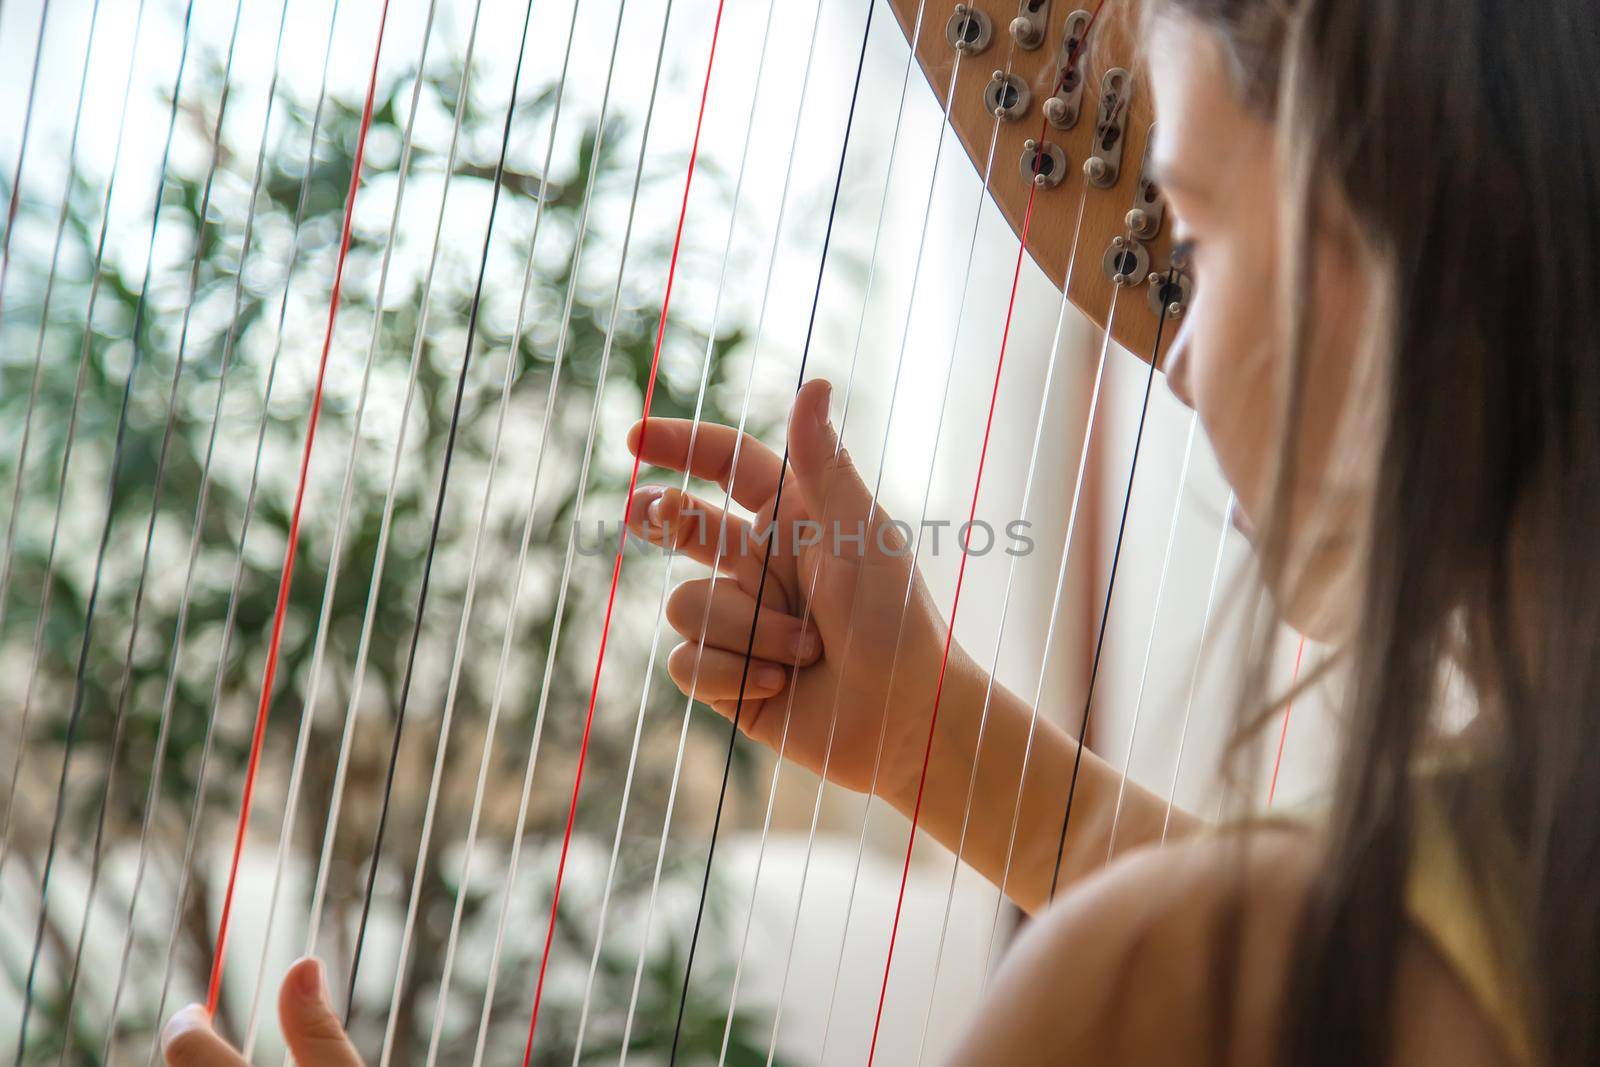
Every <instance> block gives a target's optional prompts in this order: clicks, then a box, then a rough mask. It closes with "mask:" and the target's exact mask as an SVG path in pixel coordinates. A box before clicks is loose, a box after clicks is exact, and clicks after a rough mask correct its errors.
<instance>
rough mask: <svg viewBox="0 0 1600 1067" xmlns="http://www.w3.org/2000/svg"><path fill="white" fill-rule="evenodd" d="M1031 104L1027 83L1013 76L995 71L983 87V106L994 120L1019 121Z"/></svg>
mask: <svg viewBox="0 0 1600 1067" xmlns="http://www.w3.org/2000/svg"><path fill="white" fill-rule="evenodd" d="M1032 102H1033V92H1032V91H1031V90H1030V89H1029V88H1028V83H1027V82H1025V81H1023V80H1022V79H1021V78H1019V77H1017V76H1016V75H1015V74H1007V73H1006V72H1005V71H1003V70H997V71H995V72H994V74H993V75H992V76H991V77H990V78H989V84H987V85H985V86H984V87H983V106H984V108H985V109H986V110H987V111H988V112H989V114H991V115H993V116H994V117H995V118H998V119H1004V120H1006V121H1007V122H1011V121H1014V120H1016V119H1020V118H1021V117H1022V116H1023V115H1025V114H1026V113H1027V111H1028V105H1029V104H1030V103H1032Z"/></svg>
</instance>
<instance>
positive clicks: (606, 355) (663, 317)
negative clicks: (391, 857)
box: [522, 0, 725, 1067]
mask: <svg viewBox="0 0 1600 1067" xmlns="http://www.w3.org/2000/svg"><path fill="white" fill-rule="evenodd" d="M724 6H725V0H718V3H717V10H716V16H715V18H714V20H713V22H712V26H711V44H710V47H709V48H708V49H707V54H706V72H705V78H704V81H703V82H702V85H701V90H700V106H699V110H698V111H697V113H696V116H695V127H694V141H693V143H692V145H691V147H690V150H689V162H688V167H687V171H686V173H685V175H684V180H683V198H682V200H681V202H680V204H679V208H678V224H677V228H676V231H675V232H674V234H673V240H672V255H671V259H670V260H669V262H668V265H667V278H666V290H665V292H664V293H663V295H662V298H661V314H660V317H659V319H658V321H657V323H656V338H655V344H654V348H653V351H652V352H651V356H650V370H649V380H648V384H647V385H646V387H645V394H644V412H643V417H642V423H641V427H640V436H639V440H640V450H639V453H636V454H635V455H634V459H633V468H632V470H631V472H630V473H629V476H628V489H627V498H626V500H625V502H624V504H623V508H622V526H621V529H620V530H619V531H618V537H617V554H616V558H615V560H614V561H613V563H612V566H611V588H610V590H609V592H608V593H607V595H606V611H605V619H604V621H603V623H602V624H601V628H600V647H599V650H598V652H597V653H596V656H595V666H594V675H593V678H592V680H591V681H590V684H589V704H588V708H587V710H586V711H585V713H584V722H583V738H582V741H581V742H580V743H579V747H578V765H577V768H576V770H575V772H574V774H573V779H572V797H571V800H570V801H569V802H568V805H567V822H566V828H565V829H564V830H563V832H562V839H561V858H560V860H559V861H558V862H557V864H556V881H555V888H554V891H553V892H552V895H551V898H550V919H549V922H548V924H547V925H546V927H545V938H544V949H543V951H542V952H541V954H540V958H539V973H538V979H537V980H536V982H535V985H534V993H533V1007H532V1009H531V1011H530V1012H529V1018H528V1037H527V1041H526V1042H525V1044H524V1046H523V1052H522V1063H523V1067H528V1065H529V1064H530V1063H531V1062H532V1060H533V1040H534V1035H535V1034H536V1033H537V1030H538V1025H539V1008H540V1005H541V1002H542V1000H543V997H544V982H545V977H546V975H547V973H548V970H549V966H550V952H551V948H552V947H553V945H554V943H555V932H556V917H557V914H558V910H559V908H560V905H561V885H562V881H563V880H564V878H565V875H566V867H567V859H568V856H569V855H570V853H571V846H572V832H573V827H574V825H575V824H576V822H577V816H578V798H579V795H580V792H581V790H582V788H583V772H584V767H585V763H586V760H587V757H588V752H589V741H590V738H591V736H592V731H593V727H594V713H595V706H596V705H597V703H598V702H599V697H600V677H601V672H602V671H603V670H604V668H605V659H606V648H607V644H608V641H609V638H610V635H611V620H612V615H613V611H614V609H615V607H616V600H617V586H618V583H619V581H620V580H621V577H622V560H623V557H624V555H625V554H626V551H627V547H628V520H629V519H630V518H631V517H632V512H633V494H634V490H635V489H636V488H637V487H638V484H639V468H640V457H641V455H642V453H643V442H644V436H645V434H647V433H648V432H649V428H650V408H651V404H652V401H653V400H654V399H655V390H656V381H657V375H658V372H659V370H660V366H661V349H662V344H663V342H664V341H665V339H666V333H667V320H668V315H669V313H670V311H671V308H672V289H673V282H674V281H675V280H676V278H677V270H678V256H679V253H680V252H681V251H682V247H683V229H684V223H685V221H686V219H687V217H688V212H689V194H690V191H691V190H692V189H693V187H694V175H695V166H696V164H697V163H698V161H699V156H700V133H701V130H702V128H703V126H704V123H705V113H706V101H707V99H708V98H709V97H710V95H711V75H712V72H713V71H714V70H715V68H716V58H717V42H718V40H719V38H720V36H721V31H722V13H723V8H724ZM671 20H672V4H671V2H670V0H669V2H668V3H667V5H666V9H665V11H664V12H663V15H662V21H661V44H660V46H659V50H658V52H657V55H656V76H655V79H654V80H653V81H652V83H651V86H650V100H649V103H648V105H647V106H646V108H645V133H644V138H643V141H642V143H641V144H640V147H639V162H638V165H637V167H636V168H635V171H634V179H633V197H632V201H631V202H630V204H629V206H628V225H627V229H626V236H625V237H624V238H623V244H622V258H621V264H620V265H619V267H618V270H617V286H616V290H615V292H614V294H613V296H612V303H611V319H610V322H609V323H608V324H607V327H606V340H605V348H604V351H603V353H602V356H601V362H600V367H601V369H600V378H601V379H604V377H605V368H606V366H607V364H608V362H609V360H610V357H611V351H612V345H613V342H614V340H615V336H616V326H617V317H618V315H619V313H620V311H621V305H622V283H623V279H624V276H625V275H626V273H627V263H628V248H629V244H630V242H631V239H632V236H633V223H634V220H635V217H636V214H637V210H638V206H639V186H640V181H641V179H642V177H643V173H644V161H645V156H646V153H647V151H648V148H649V131H650V125H651V122H652V120H653V119H654V117H655V106H656V99H657V92H658V90H659V89H660V86H661V67H662V58H663V57H664V56H665V54H666V47H667V31H668V29H669V27H670V25H671ZM600 396H601V393H600V391H599V390H597V391H596V393H595V407H594V418H593V419H591V422H590V428H589V441H588V447H587V448H586V449H585V453H584V462H583V472H582V473H581V474H580V475H579V480H580V482H587V480H588V470H589V463H590V460H591V459H592V458H593V454H594V441H595V429H596V423H597V420H598V416H599V412H600V406H599V401H600ZM577 533H578V528H577V526H576V525H574V526H573V528H572V531H571V533H570V534H569V536H568V539H567V559H568V563H569V565H570V562H571V559H572V553H573V551H574V548H575V546H576V544H577ZM553 648H554V646H553V645H552V650H553ZM548 681H549V676H548V674H547V676H546V682H547V683H548Z"/></svg>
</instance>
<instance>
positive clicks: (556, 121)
mask: <svg viewBox="0 0 1600 1067" xmlns="http://www.w3.org/2000/svg"><path fill="white" fill-rule="evenodd" d="M578 10H579V5H577V4H574V5H573V8H572V18H571V19H570V20H569V21H568V24H567V43H566V48H565V51H564V52H563V55H562V60H561V75H560V77H559V78H558V79H557V82H556V88H555V96H554V98H553V99H554V105H553V111H552V113H551V118H550V133H549V136H548V138H547V140H546V143H545V155H544V163H543V165H542V169H541V172H540V174H541V179H540V189H539V199H538V204H537V206H536V207H535V209H534V220H533V226H532V232H531V233H530V235H529V238H528V256H527V262H526V265H525V266H524V268H523V275H522V291H521V294H520V296H519V298H518V303H517V320H516V325H515V326H514V327H513V329H512V335H511V345H510V348H509V349H508V352H507V358H506V373H505V380H504V382H503V383H502V385H501V397H500V413H499V417H498V419H497V421H496V425H495V436H494V444H493V447H492V448H491V450H490V453H489V455H490V467H489V477H488V479H487V481H486V484H485V487H484V494H483V503H482V506H481V511H480V513H479V516H478V532H477V536H476V539H475V541H474V543H473V549H472V564H471V566H470V567H469V574H468V579H467V587H466V588H467V601H466V604H465V605H464V606H463V609H462V614H461V625H460V628H459V629H458V631H457V634H456V647H455V653H454V658H453V660H452V663H451V674H450V683H449V688H448V692H447V695H446V699H445V714H446V723H448V717H449V715H450V712H451V711H452V709H453V708H454V707H455V700H456V695H457V686H458V684H459V682H460V677H461V674H460V672H461V665H462V663H463V660H464V656H465V651H466V639H467V633H468V627H469V624H470V621H471V616H472V605H473V599H472V596H473V593H474V592H475V590H476V588H477V570H478V559H479V556H480V554H481V552H482V549H483V541H484V534H485V533H486V531H487V529H488V524H489V501H490V490H491V489H492V487H493V484H494V473H495V469H496V466H495V465H496V463H497V461H498V457H499V453H500V442H501V435H502V431H503V429H504V426H505V413H506V410H507V408H508V407H509V404H510V390H511V386H512V384H513V381H514V374H513V371H514V368H515V366H516V355H517V353H519V352H520V351H521V349H522V335H523V330H524V327H525V325H526V315H527V308H528V293H529V291H530V290H531V288H532V285H533V272H534V262H535V260H534V256H535V253H536V252H537V250H538V243H539V231H540V228H541V225H542V223H543V221H544V209H545V205H546V203H547V202H548V200H549V186H550V170H551V165H552V163H553V161H554V157H555V142H556V133H557V132H558V130H559V129H560V126H561V112H562V105H563V104H564V103H565V96H566V84H567V75H568V72H569V70H570V68H571V61H572V44H573V41H574V39H575V38H576V31H577V23H578ZM514 95H515V94H513V96H514ZM560 369H561V362H560V359H559V356H558V360H557V363H556V367H555V368H554V371H553V372H552V374H551V381H550V387H549V395H548V398H547V402H546V404H545V411H546V412H547V417H546V420H545V427H544V434H543V437H542V440H541V442H540V447H539V457H538V460H537V461H536V463H535V469H534V478H533V489H532V490H531V492H530V494H529V508H528V522H529V526H528V527H527V530H526V532H525V534H524V540H523V545H522V549H523V555H522V556H521V557H519V561H518V574H517V580H516V581H515V583H514V584H513V585H512V586H511V588H512V590H513V593H512V603H511V605H510V607H509V608H508V615H509V618H508V621H507V626H506V631H505V640H506V642H507V644H506V645H505V647H503V649H502V654H501V667H502V669H503V667H504V664H505V662H506V658H507V657H508V656H509V654H510V647H509V642H510V640H511V635H512V633H513V632H514V630H515V623H514V618H515V610H516V599H517V598H516V591H517V590H519V589H520V588H521V584H522V568H523V566H524V565H525V563H526V551H527V548H528V545H529V543H530V539H531V536H532V527H531V522H532V519H533V514H534V509H533V500H534V499H535V498H536V497H537V496H538V492H539V483H540V478H541V475H542V474H543V471H544V457H545V451H546V449H547V447H548V445H549V430H550V425H551V423H552V422H553V412H554V410H555V397H556V387H557V384H558V383H559V381H560V377H561V376H560ZM503 677H504V675H503V670H502V673H501V674H500V675H499V676H498V678H497V681H499V680H503ZM500 695H501V694H500V690H499V689H498V688H497V689H496V693H495V700H494V702H493V704H492V707H491V710H490V715H489V719H488V723H487V725H486V728H485V732H484V742H483V752H482V755H481V756H480V759H479V766H478V778H477V782H476V785H475V787H474V793H473V802H472V814H471V817H470V819H469V821H468V827H467V837H466V845H465V848H464V850H463V854H462V860H461V867H460V871H459V873H458V876H457V879H456V884H457V885H458V886H459V887H460V888H459V890H458V891H457V893H456V899H455V903H454V906H453V908H452V912H451V918H450V933H449V935H448V938H447V940H446V944H445V955H444V963H443V966H442V967H441V969H440V981H439V992H438V996H437V998H436V1000H435V1004H434V1021H433V1026H432V1028H431V1030H430V1034H429V1039H428V1058H427V1063H428V1065H429V1067H432V1065H433V1064H434V1063H435V1062H436V1060H437V1057H438V1054H439V1038H440V1034H441V1033H442V1029H441V1027H442V1024H443V1019H444V1013H445V1006H446V1003H447V1000H448V997H449V992H450V981H451V975H452V971H453V969H454V966H455V953H456V946H457V942H458V939H459V937H460V932H461V919H462V913H463V910H464V907H465V904H466V899H467V894H468V889H469V885H470V881H471V876H472V857H473V853H474V851H475V850H476V847H477V842H478V825H479V820H480V818H481V816H482V813H483V798H484V792H485V788H486V784H487V781H488V772H489V762H490V758H491V756H492V755H493V748H494V738H495V732H496V730H497V728H498V726H499V712H500ZM447 731H448V725H446V726H444V727H442V728H441V732H442V733H447ZM441 765H442V745H441V759H440V760H439V761H438V762H436V764H435V767H434V780H433V783H432V784H430V786H429V799H428V804H429V816H430V820H431V815H432V812H433V809H434V806H435V805H436V804H437V796H438V783H439V780H440V776H441ZM425 855H426V843H425V842H424V844H423V846H422V847H420V848H419V849H418V858H417V869H418V871H419V874H420V871H421V869H422V864H423V859H424V857H425ZM417 897H418V890H417V886H416V885H415V884H413V886H412V901H413V904H412V906H411V907H410V908H409V909H408V912H407V925H406V933H405V935H404V938H403V943H404V942H408V941H409V939H410V936H411V927H412V924H413V923H414V922H415V901H416V899H417ZM402 970H403V968H402ZM396 988H397V991H398V986H397V987H396ZM396 1014H397V1011H396V1005H395V1004H394V1003H393V1002H391V1004H390V1018H391V1020H392V1019H393V1018H394V1017H395V1015H396ZM391 1028H392V1023H391ZM384 1042H385V1053H384V1054H385V1057H386V1058H387V1056H388V1055H389V1051H388V1049H389V1046H390V1044H391V1042H392V1038H391V1037H390V1036H389V1033H387V1032H386V1034H385V1038H384Z"/></svg>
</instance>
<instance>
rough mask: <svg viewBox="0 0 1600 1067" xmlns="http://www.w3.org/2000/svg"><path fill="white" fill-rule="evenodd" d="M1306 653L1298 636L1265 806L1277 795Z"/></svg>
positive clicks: (1301, 639)
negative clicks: (1284, 750)
mask: <svg viewBox="0 0 1600 1067" xmlns="http://www.w3.org/2000/svg"><path fill="white" fill-rule="evenodd" d="M1305 655H1306V639H1305V638H1304V637H1302V638H1300V643H1299V644H1298V645H1297V646H1296V647H1295V650H1294V673H1293V674H1292V675H1291V676H1290V678H1289V699H1288V700H1286V701H1284V703H1283V728H1282V729H1281V730H1280V731H1279V732H1278V754H1277V756H1275V757H1274V758H1273V760H1272V784H1271V785H1270V786H1269V787H1268V788H1267V807H1269V808H1270V807H1272V802H1273V800H1274V799H1276V797H1277V795H1278V771H1279V770H1280V769H1282V767H1283V746H1284V744H1285V743H1286V742H1287V741H1288V740H1289V716H1290V715H1291V714H1293V712H1294V698H1295V696H1296V695H1297V694H1296V690H1297V689H1298V688H1299V687H1300V661H1301V660H1303V659H1304V658H1305Z"/></svg>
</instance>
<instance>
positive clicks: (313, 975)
mask: <svg viewBox="0 0 1600 1067" xmlns="http://www.w3.org/2000/svg"><path fill="white" fill-rule="evenodd" d="M295 984H296V988H297V989H298V991H299V993H300V995H301V996H302V997H304V998H305V999H306V1000H311V1001H316V1002H318V1003H323V1004H326V1003H327V1002H328V986H327V983H326V982H324V981H323V980H322V961H320V960H315V959H313V960H309V961H307V962H306V964H305V965H304V966H301V967H300V969H299V973H297V974H296V975H295Z"/></svg>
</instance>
